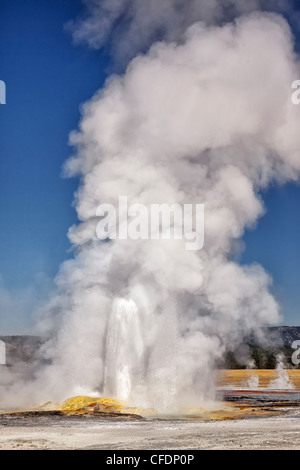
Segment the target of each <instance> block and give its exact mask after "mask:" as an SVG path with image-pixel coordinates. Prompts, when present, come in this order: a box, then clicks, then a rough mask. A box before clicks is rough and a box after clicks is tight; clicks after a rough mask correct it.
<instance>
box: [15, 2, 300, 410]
mask: <svg viewBox="0 0 300 470" xmlns="http://www.w3.org/2000/svg"><path fill="white" fill-rule="evenodd" d="M146 3H147V2H146ZM169 3H170V2H168V4H169ZM171 3H172V2H171ZM193 3H194V4H197V2H193ZM198 3H199V5H200V2H198ZM201 3H203V2H201ZM239 3H241V4H242V3H243V2H239ZM147 4H148V3H147ZM162 4H163V2H162ZM178 11H179V10H178ZM178 11H177V10H176V15H177V13H178ZM176 18H177V16H176ZM190 24H191V22H190V21H189V22H188V26H189V27H188V28H185V29H184V32H183V30H182V27H180V35H179V36H178V37H177V36H176V34H175V32H174V34H170V31H168V35H167V36H166V38H165V40H164V41H161V42H157V43H155V44H154V45H153V46H152V47H151V48H150V50H149V51H148V52H147V53H145V54H144V55H138V56H137V57H136V58H134V59H133V60H132V61H131V62H130V63H129V65H128V67H127V69H126V71H125V72H124V74H122V75H113V76H112V77H110V78H109V79H108V80H107V83H106V84H105V86H104V87H103V88H102V89H101V90H100V91H99V92H97V93H96V94H95V96H94V97H93V98H92V99H91V100H90V101H89V102H87V103H85V105H84V107H83V110H82V119H81V122H80V126H79V130H78V131H76V132H73V133H72V135H71V144H72V145H73V146H74V149H75V155H74V157H73V158H71V159H70V160H69V161H68V162H67V164H66V172H67V173H68V174H69V175H75V174H77V175H80V178H81V182H80V186H79V188H78V191H77V193H76V201H75V202H76V209H77V213H78V218H79V220H80V223H79V224H78V226H75V227H72V228H71V229H70V231H69V237H70V240H71V241H72V243H73V244H74V248H75V256H74V259H72V260H69V261H66V262H65V263H64V264H63V265H62V266H61V269H60V272H59V274H58V276H57V295H56V296H55V297H54V298H52V299H51V301H50V302H49V305H48V306H47V312H46V314H45V320H44V325H47V326H49V325H50V330H51V340H50V341H49V342H48V343H47V344H46V345H45V346H44V348H43V351H42V352H43V356H44V359H46V360H47V361H48V362H49V364H47V365H46V366H45V367H42V368H41V369H40V370H38V371H37V372H36V379H35V381H34V385H33V386H32V384H30V385H26V386H23V388H22V393H23V395H24V393H25V392H24V391H26V390H27V396H30V398H31V399H33V397H34V398H35V399H36V400H39V401H41V400H46V399H48V400H49V399H50V400H62V399H64V398H68V397H72V396H76V395H91V394H96V395H97V394H98V395H102V394H103V395H104V396H107V395H108V394H109V395H110V396H112V397H115V398H117V399H121V400H125V401H127V402H128V403H129V404H133V405H135V406H141V407H154V408H156V409H158V410H162V411H165V410H167V411H173V410H174V409H175V410H176V409H180V408H181V407H182V406H183V405H184V406H199V405H202V404H203V403H205V402H206V401H207V400H211V399H213V397H214V372H213V371H214V366H215V363H216V360H218V359H219V358H220V357H221V356H222V354H223V352H224V351H225V349H226V347H227V346H228V345H230V347H234V346H237V345H238V344H239V343H240V342H241V341H243V338H244V337H245V336H246V335H247V334H249V333H250V332H252V331H255V330H256V329H258V328H260V327H263V326H265V325H270V324H276V323H277V322H278V321H279V319H280V316H279V306H278V305H277V303H276V301H275V299H274V298H273V296H272V295H271V294H270V291H269V288H270V283H271V280H270V278H269V276H268V274H267V273H266V272H265V271H264V269H263V268H262V267H261V266H258V265H251V266H242V265H239V264H238V262H237V261H235V257H234V256H233V254H234V250H235V248H236V242H237V240H239V239H240V237H241V236H242V235H243V233H244V230H245V229H246V228H248V227H253V226H254V225H255V223H256V222H257V220H258V218H259V217H261V216H262V215H263V213H264V206H263V202H262V200H261V191H262V190H265V189H266V188H267V187H268V186H269V185H270V184H271V183H274V182H277V183H283V182H287V181H293V180H296V179H297V178H298V176H299V170H300V159H299V150H300V134H299V129H298V123H299V110H298V108H297V106H294V105H293V104H292V102H291V84H292V82H293V81H294V80H295V78H297V75H298V74H299V68H298V64H297V57H296V56H295V55H294V52H293V38H292V36H291V32H290V30H289V27H288V25H287V23H286V22H285V21H284V20H283V18H282V17H280V16H277V15H274V14H263V13H256V14H253V15H252V14H251V15H248V16H243V17H240V18H239V19H237V20H236V21H234V22H233V23H227V24H225V25H223V26H207V25H206V24H205V23H202V22H200V23H195V24H192V25H191V26H190ZM170 25H171V20H170V22H168V28H170V27H171V26H170ZM81 26H82V25H81ZM181 26H182V25H181ZM170 37H171V38H172V41H168V38H170ZM178 38H179V39H178ZM270 45H271V47H270ZM120 195H124V196H126V197H127V199H128V204H129V205H130V204H143V205H145V206H146V207H150V205H151V204H156V203H159V204H160V203H161V202H164V203H166V204H170V205H172V204H175V203H176V204H181V205H183V204H194V205H195V204H204V206H205V243H204V247H203V249H202V250H196V251H188V250H186V249H185V240H182V239H181V240H177V239H170V240H151V239H149V240H130V239H123V240H120V239H116V240H112V241H109V242H102V241H100V240H99V239H98V237H97V233H96V227H97V223H98V221H99V220H98V218H97V216H96V214H97V207H98V206H99V205H100V204H112V205H113V206H115V207H117V205H118V199H119V196H120ZM48 333H49V332H48ZM29 390H30V392H29ZM32 391H34V392H32Z"/></svg>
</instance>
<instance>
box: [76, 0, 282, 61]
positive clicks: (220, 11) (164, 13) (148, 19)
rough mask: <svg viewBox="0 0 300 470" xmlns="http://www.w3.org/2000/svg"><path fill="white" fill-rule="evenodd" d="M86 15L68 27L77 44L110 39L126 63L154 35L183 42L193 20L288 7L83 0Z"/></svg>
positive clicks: (238, 0)
mask: <svg viewBox="0 0 300 470" xmlns="http://www.w3.org/2000/svg"><path fill="white" fill-rule="evenodd" d="M83 2H84V4H85V5H86V12H87V13H86V15H85V16H84V17H82V18H80V19H79V20H77V21H71V22H70V23H69V24H68V25H67V28H68V29H70V30H71V31H72V33H73V38H74V41H75V43H87V44H88V45H89V46H90V47H91V48H94V49H99V48H102V47H107V44H109V46H110V48H111V50H112V52H113V54H114V55H115V56H116V58H117V62H118V63H120V61H121V63H122V64H124V62H125V63H126V61H127V60H128V59H130V58H132V57H133V56H134V55H135V54H137V53H138V52H141V51H145V49H147V48H148V47H149V45H151V44H152V43H153V42H154V41H155V40H157V37H160V39H161V40H164V41H167V42H170V41H176V42H178V41H182V40H183V38H184V35H185V32H186V30H187V28H188V27H189V26H191V25H192V24H194V23H195V22H197V21H202V22H205V23H206V24H221V23H224V22H226V21H230V20H232V19H234V18H236V17H237V16H239V15H242V14H249V13H250V12H253V11H256V10H261V9H264V10H271V11H274V10H275V11H277V12H280V11H282V12H288V11H289V10H290V8H291V1H290V0H188V1H186V0H83Z"/></svg>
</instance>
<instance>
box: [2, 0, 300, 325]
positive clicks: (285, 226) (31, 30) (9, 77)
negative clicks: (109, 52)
mask: <svg viewBox="0 0 300 470" xmlns="http://www.w3.org/2000/svg"><path fill="white" fill-rule="evenodd" d="M81 9H82V4H81V2H80V1H79V0H52V1H51V2H50V1H49V0H1V4H0V44H1V48H0V79H1V80H4V81H5V83H6V86H7V104H6V105H5V106H3V105H1V106H0V276H1V278H2V287H3V288H4V289H5V290H6V291H7V292H10V293H11V294H12V296H18V292H21V291H22V290H24V289H28V288H32V287H34V288H35V289H36V291H37V292H38V293H39V294H40V295H41V296H43V295H46V294H47V292H48V290H49V288H50V287H51V285H52V282H53V279H54V277H55V274H56V273H57V271H58V269H59V265H60V264H61V263H62V262H63V260H65V259H67V258H68V257H70V256H72V253H71V252H70V250H69V249H70V244H69V242H68V239H67V230H68V228H69V227H70V226H71V225H72V224H73V223H74V222H76V213H75V211H74V209H73V208H72V199H73V193H74V191H75V190H76V187H77V184H78V181H76V179H64V178H62V177H61V169H62V165H63V163H64V162H65V161H66V159H67V158H68V157H70V155H71V151H72V149H71V148H70V147H69V146H68V135H69V132H70V131H71V130H72V129H75V128H76V127H77V125H78V121H79V117H80V104H81V103H83V102H85V101H86V100H87V99H88V98H90V97H91V96H92V94H93V93H94V92H95V91H96V90H97V89H99V88H100V87H101V85H102V84H103V81H104V79H105V76H106V71H107V68H108V67H109V60H108V59H107V57H105V56H104V55H103V53H101V52H99V51H92V50H89V49H88V48H87V47H85V46H80V47H78V46H74V45H73V44H72V40H71V37H70V35H69V34H68V33H67V32H66V31H65V29H64V24H65V23H66V22H67V21H68V20H70V19H74V18H76V17H77V16H78V14H79V13H80V11H81ZM296 78H297V77H296ZM299 78H300V77H299ZM299 111H300V110H299ZM263 197H264V200H265V203H266V209H267V213H266V215H265V216H264V217H263V218H262V219H261V220H260V221H259V223H258V225H257V228H256V229H255V230H251V231H249V232H247V233H246V234H245V237H244V242H245V250H244V252H243V254H242V262H243V263H251V262H258V263H261V264H262V265H263V266H264V267H265V268H266V270H267V271H268V272H269V273H270V274H271V275H272V276H273V278H274V286H273V291H274V294H275V295H276V297H277V298H278V299H279V300H280V302H281V304H282V308H283V314H284V322H283V323H285V324H294V325H298V324H299V325H300V315H299V313H300V312H299V304H300V246H299V239H300V216H299V203H300V187H299V186H297V185H290V186H287V187H284V188H272V189H271V190H270V191H269V192H268V193H267V194H265V195H263ZM0 307H1V306H0ZM30 308H31V306H30V302H29V305H28V310H27V311H24V312H23V313H22V315H23V316H22V318H20V319H19V321H21V322H23V323H24V325H26V324H27V323H29V318H30ZM0 311H1V310H0ZM27 316H28V318H27ZM7 323H9V322H8V320H7V319H6V320H5V319H3V318H1V314H0V332H1V328H2V327H3V325H6V324H7Z"/></svg>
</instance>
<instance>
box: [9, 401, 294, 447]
mask: <svg viewBox="0 0 300 470" xmlns="http://www.w3.org/2000/svg"><path fill="white" fill-rule="evenodd" d="M286 411H287V412H286V413H285V414H284V415H282V416H280V415H279V416H274V417H266V418H244V419H233V420H225V421H222V420H221V421H197V420H196V421H193V420H174V419H173V420H167V419H150V420H148V419H146V420H140V419H137V420H134V421H133V420H128V419H124V417H123V418H120V417H115V418H111V417H106V418H104V419H103V418H101V417H87V416H77V417H76V416H72V417H70V416H62V415H57V414H56V415H55V414H52V415H51V414H48V415H47V414H46V415H43V416H42V415H41V416H39V417H37V416H34V415H32V416H27V417H26V418H25V417H24V419H23V420H22V419H19V420H16V419H11V420H9V419H7V418H5V419H2V422H1V423H0V450H8V449H9V450H24V449H25V450H40V449H51V450H73V449H80V450H85V449H87V450H90V449H91V450H92V449H94V450H101V449H105V450H134V449H147V450H152V449H153V450H154V449H156V450H165V449H168V450H172V449H174V450H178V449H185V450H187V449H190V450H191V449H194V450H196V449H207V450H209V449H210V450H222V449H227V450H229V449H238V450H241V449H251V450H253V449H258V450H269V449H272V450H277V449H278V450H279V449H280V450H281V449H284V450H292V449H293V450H296V449H297V450H299V449H300V419H299V418H300V411H299V409H290V410H286Z"/></svg>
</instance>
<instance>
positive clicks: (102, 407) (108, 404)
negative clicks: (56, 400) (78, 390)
mask: <svg viewBox="0 0 300 470" xmlns="http://www.w3.org/2000/svg"><path fill="white" fill-rule="evenodd" d="M60 410H61V411H63V412H65V413H80V412H86V411H91V412H93V411H98V412H102V413H126V414H142V415H149V414H155V413H156V410H154V409H141V408H131V407H127V406H125V405H124V403H122V402H121V401H119V400H116V399H114V398H106V397H89V396H78V397H72V398H69V399H68V400H66V401H65V402H64V403H63V404H62V405H61V407H60Z"/></svg>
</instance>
